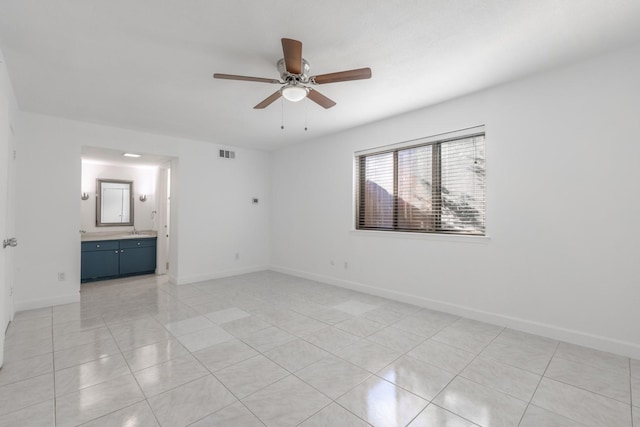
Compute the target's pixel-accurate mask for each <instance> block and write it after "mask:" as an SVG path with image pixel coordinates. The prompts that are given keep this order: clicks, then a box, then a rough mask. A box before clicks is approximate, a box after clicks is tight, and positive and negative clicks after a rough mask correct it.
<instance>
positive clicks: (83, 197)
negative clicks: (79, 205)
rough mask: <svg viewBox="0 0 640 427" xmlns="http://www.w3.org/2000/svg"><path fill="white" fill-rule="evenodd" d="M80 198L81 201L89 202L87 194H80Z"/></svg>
mask: <svg viewBox="0 0 640 427" xmlns="http://www.w3.org/2000/svg"><path fill="white" fill-rule="evenodd" d="M80 198H81V199H82V200H89V193H82V194H81V195H80Z"/></svg>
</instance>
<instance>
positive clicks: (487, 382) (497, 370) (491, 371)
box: [460, 357, 540, 402]
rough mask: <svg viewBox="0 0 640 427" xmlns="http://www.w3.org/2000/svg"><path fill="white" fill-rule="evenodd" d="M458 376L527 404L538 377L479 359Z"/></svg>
mask: <svg viewBox="0 0 640 427" xmlns="http://www.w3.org/2000/svg"><path fill="white" fill-rule="evenodd" d="M460 376H462V377H464V378H467V379H469V380H471V381H474V382H476V383H478V384H482V385H484V386H487V387H490V388H493V389H496V390H498V391H501V392H503V393H506V394H508V395H510V396H513V397H515V398H517V399H520V400H524V401H525V402H528V401H530V400H531V398H532V397H533V393H534V392H535V391H536V387H538V383H539V382H540V376H538V375H536V374H533V373H531V372H527V371H524V370H522V369H518V368H515V367H513V366H509V365H504V364H502V363H499V362H495V361H492V360H491V359H483V358H481V357H479V358H477V359H475V360H474V361H472V362H471V363H470V364H469V365H468V366H467V367H466V368H465V369H464V370H463V371H462V372H461V373H460Z"/></svg>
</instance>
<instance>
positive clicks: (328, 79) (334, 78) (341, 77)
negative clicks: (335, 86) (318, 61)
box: [311, 68, 371, 85]
mask: <svg viewBox="0 0 640 427" xmlns="http://www.w3.org/2000/svg"><path fill="white" fill-rule="evenodd" d="M370 78H371V68H358V69H357V70H348V71H339V72H337V73H329V74H320V75H319V76H314V77H311V79H312V80H313V81H314V82H315V83H317V84H319V85H321V84H325V83H337V82H346V81H349V80H362V79H370Z"/></svg>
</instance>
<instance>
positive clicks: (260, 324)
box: [222, 316, 271, 338]
mask: <svg viewBox="0 0 640 427" xmlns="http://www.w3.org/2000/svg"><path fill="white" fill-rule="evenodd" d="M222 327H223V328H224V329H225V330H226V331H227V332H229V333H231V334H233V335H235V336H236V337H238V338H242V337H243V336H246V335H249V334H252V333H254V332H256V331H259V330H261V329H266V328H270V327H271V324H270V323H267V322H265V321H264V320H262V319H261V318H260V317H258V316H249V317H243V318H241V319H238V320H232V321H231V322H226V323H223V324H222Z"/></svg>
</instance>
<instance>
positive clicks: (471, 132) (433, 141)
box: [354, 125, 488, 238]
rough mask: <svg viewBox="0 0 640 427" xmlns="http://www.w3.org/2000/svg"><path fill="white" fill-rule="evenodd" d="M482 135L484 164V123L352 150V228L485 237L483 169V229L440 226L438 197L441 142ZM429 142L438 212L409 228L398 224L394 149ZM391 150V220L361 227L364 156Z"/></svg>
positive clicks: (358, 230)
mask: <svg viewBox="0 0 640 427" xmlns="http://www.w3.org/2000/svg"><path fill="white" fill-rule="evenodd" d="M478 136H482V137H484V141H483V143H484V151H485V168H486V132H485V127H484V125H481V126H474V127H470V128H465V129H461V130H457V131H454V132H447V133H442V134H437V135H432V136H428V137H424V138H419V139H414V140H409V141H405V142H401V143H397V144H392V145H386V146H382V147H376V148H370V149H366V150H361V151H357V152H355V153H354V187H355V188H354V214H355V215H354V231H356V232H378V233H379V232H382V233H390V234H409V235H415V236H462V237H474V238H486V237H488V234H487V218H486V216H487V209H486V200H487V186H486V179H487V177H486V171H485V176H484V180H485V182H484V203H483V204H484V206H483V212H482V213H483V219H484V221H483V230H482V231H481V232H464V231H455V230H447V229H442V202H441V201H438V200H441V199H442V152H441V147H442V144H444V143H447V142H452V141H456V140H460V139H466V138H473V137H478ZM424 146H431V147H432V153H431V156H432V160H431V161H432V163H431V164H432V182H433V184H432V186H433V187H432V188H433V189H432V200H434V201H435V204H436V205H437V206H438V207H439V208H438V212H437V213H436V214H435V215H434V217H433V225H432V227H429V228H428V229H415V228H413V229H411V228H399V227H398V217H399V209H398V207H399V204H398V202H399V199H400V198H399V197H398V169H399V168H398V152H399V151H402V150H409V149H412V148H417V147H424ZM386 153H393V194H392V197H393V208H392V211H393V220H392V228H384V227H365V226H361V225H360V224H361V223H360V219H361V218H362V216H363V213H364V212H363V210H364V209H365V206H364V203H363V197H364V195H363V194H362V190H363V189H364V188H365V186H366V173H363V171H364V168H365V162H366V158H367V156H371V155H378V154H386Z"/></svg>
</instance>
